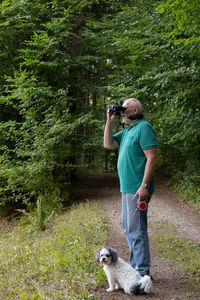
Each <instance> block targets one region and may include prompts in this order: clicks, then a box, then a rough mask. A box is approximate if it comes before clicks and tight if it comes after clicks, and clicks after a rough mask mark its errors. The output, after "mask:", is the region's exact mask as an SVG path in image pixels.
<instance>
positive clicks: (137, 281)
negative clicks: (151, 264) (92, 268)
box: [95, 247, 152, 295]
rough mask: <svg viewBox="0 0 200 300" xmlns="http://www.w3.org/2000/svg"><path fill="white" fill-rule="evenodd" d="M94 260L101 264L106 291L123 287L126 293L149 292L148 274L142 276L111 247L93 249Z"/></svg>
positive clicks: (150, 280)
mask: <svg viewBox="0 0 200 300" xmlns="http://www.w3.org/2000/svg"><path fill="white" fill-rule="evenodd" d="M95 258H96V260H97V261H98V262H99V263H100V264H101V265H103V270H104V272H105V274H106V276H107V279H108V283H109V288H108V289H107V291H108V292H113V291H114V290H118V289H120V288H121V289H123V290H124V292H125V293H126V294H129V295H138V294H143V293H146V294H147V293H149V291H150V289H151V285H152V279H151V277H150V276H148V275H145V276H144V277H142V276H141V275H140V274H139V273H138V272H137V271H136V270H135V269H134V268H133V267H131V265H129V264H128V263H126V262H125V261H124V260H123V259H121V258H120V257H119V256H118V254H117V251H116V250H115V249H113V248H111V247H104V248H102V249H98V250H97V251H95Z"/></svg>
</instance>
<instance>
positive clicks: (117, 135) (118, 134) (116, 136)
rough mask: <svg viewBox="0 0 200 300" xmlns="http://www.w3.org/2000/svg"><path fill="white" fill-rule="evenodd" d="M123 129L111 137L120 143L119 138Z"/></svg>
mask: <svg viewBox="0 0 200 300" xmlns="http://www.w3.org/2000/svg"><path fill="white" fill-rule="evenodd" d="M122 134H123V130H122V131H120V132H118V133H116V134H114V135H113V139H114V140H115V141H116V142H117V143H118V144H119V145H120V142H121V138H122Z"/></svg>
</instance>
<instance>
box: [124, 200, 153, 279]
mask: <svg viewBox="0 0 200 300" xmlns="http://www.w3.org/2000/svg"><path fill="white" fill-rule="evenodd" d="M122 225H123V228H124V232H125V235H126V238H127V241H128V245H129V249H130V264H131V265H132V267H134V268H135V269H136V270H137V271H138V272H139V273H140V274H141V275H144V274H147V273H148V272H149V269H150V252H149V239H148V233H147V210H145V211H140V210H139V209H137V198H134V195H133V194H122Z"/></svg>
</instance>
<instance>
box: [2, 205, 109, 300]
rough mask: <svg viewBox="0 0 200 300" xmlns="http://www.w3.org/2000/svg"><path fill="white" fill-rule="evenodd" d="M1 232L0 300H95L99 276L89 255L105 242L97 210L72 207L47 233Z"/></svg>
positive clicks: (17, 228)
mask: <svg viewBox="0 0 200 300" xmlns="http://www.w3.org/2000/svg"><path fill="white" fill-rule="evenodd" d="M5 225H6V224H4V226H2V227H1V228H0V234H1V235H0V249H1V252H0V299H12V300H14V299H20V300H22V299H23V300H24V299H26V300H28V299H30V300H38V299H62V300H63V299H69V300H70V299H73V300H75V299H82V300H83V299H95V295H94V293H93V290H94V286H96V283H97V282H98V281H101V280H102V277H103V275H102V274H101V271H100V269H99V267H98V266H97V264H96V262H95V259H94V250H96V249H97V248H99V247H100V246H102V244H104V243H105V242H106V237H107V224H106V221H105V219H104V217H103V212H102V211H101V208H100V206H99V205H98V204H96V203H94V202H89V201H88V202H85V203H82V204H77V205H73V206H72V207H71V208H70V209H69V210H68V211H67V212H65V213H64V214H62V215H61V216H57V217H54V222H53V223H52V224H51V226H50V227H49V228H47V230H46V231H36V232H35V231H32V230H30V228H29V227H28V226H27V225H26V226H25V225H24V226H22V225H21V226H20V225H18V226H15V228H14V229H12V230H11V229H9V228H7V229H6V227H5Z"/></svg>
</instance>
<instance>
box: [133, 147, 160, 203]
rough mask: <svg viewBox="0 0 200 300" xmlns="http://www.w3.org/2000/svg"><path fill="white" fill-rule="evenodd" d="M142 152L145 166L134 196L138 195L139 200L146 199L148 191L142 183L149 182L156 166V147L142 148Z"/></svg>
mask: <svg viewBox="0 0 200 300" xmlns="http://www.w3.org/2000/svg"><path fill="white" fill-rule="evenodd" d="M144 154H145V156H146V158H147V162H146V166H145V170H144V177H143V180H142V185H141V186H140V188H139V189H138V190H137V192H136V194H135V196H138V197H139V201H140V200H146V199H147V197H148V195H149V191H148V189H147V188H145V187H144V186H143V184H145V183H146V184H150V182H151V179H152V176H153V173H154V171H155V167H156V161H157V148H151V149H148V150H144Z"/></svg>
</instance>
